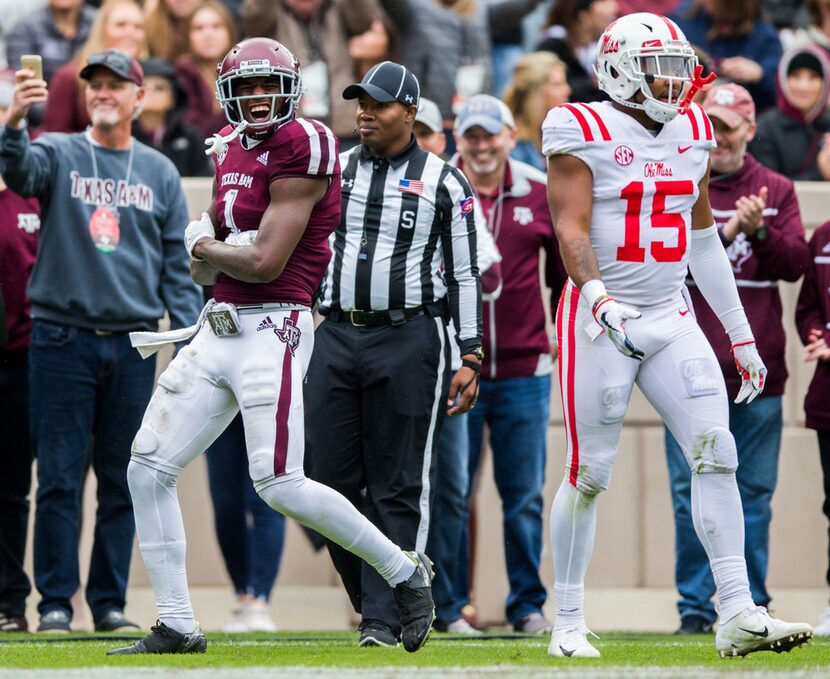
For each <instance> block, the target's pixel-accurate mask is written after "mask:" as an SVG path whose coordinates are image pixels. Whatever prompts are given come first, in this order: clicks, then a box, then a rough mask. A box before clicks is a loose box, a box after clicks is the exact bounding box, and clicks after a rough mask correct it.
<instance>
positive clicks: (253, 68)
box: [216, 38, 302, 136]
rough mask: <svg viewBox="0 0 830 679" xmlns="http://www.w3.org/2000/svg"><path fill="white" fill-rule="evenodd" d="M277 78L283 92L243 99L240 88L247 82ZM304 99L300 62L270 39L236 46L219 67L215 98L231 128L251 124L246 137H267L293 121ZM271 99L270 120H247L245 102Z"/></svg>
mask: <svg viewBox="0 0 830 679" xmlns="http://www.w3.org/2000/svg"><path fill="white" fill-rule="evenodd" d="M252 77H257V78H261V77H276V78H278V79H279V81H280V84H281V92H280V93H279V94H271V95H261V94H258V95H254V96H240V95H239V94H238V85H239V83H240V82H241V81H242V80H243V79H244V78H252ZM300 96H302V78H301V76H300V62H299V61H297V59H296V57H295V56H294V55H293V54H292V53H291V52H290V51H289V50H288V48H287V47H285V45H283V44H281V43H279V42H277V41H276V40H271V39H270V38H249V39H248V40H243V41H242V42H240V43H237V44H236V45H234V46H233V47H232V48H231V50H230V52H228V53H227V54H226V55H225V58H224V59H223V60H222V63H221V64H219V66H218V67H217V78H216V97H217V98H218V99H219V103H220V104H221V105H222V109H223V110H224V111H225V117H226V118H227V119H228V122H229V123H230V124H231V125H239V124H240V123H242V122H243V121H244V122H246V123H247V124H248V127H247V128H246V129H247V130H248V131H247V134H251V132H253V133H254V134H253V136H262V135H264V134H267V133H269V132H271V131H273V130H274V129H276V128H277V127H279V126H280V125H282V124H283V123H285V122H287V121H288V120H291V119H292V118H293V117H294V116H295V115H296V112H297V105H298V104H299V101H300ZM266 97H270V99H271V111H270V113H269V115H268V117H267V118H262V119H261V120H255V121H252V120H249V119H246V118H245V115H244V113H243V109H242V102H243V101H245V100H247V99H264V98H266Z"/></svg>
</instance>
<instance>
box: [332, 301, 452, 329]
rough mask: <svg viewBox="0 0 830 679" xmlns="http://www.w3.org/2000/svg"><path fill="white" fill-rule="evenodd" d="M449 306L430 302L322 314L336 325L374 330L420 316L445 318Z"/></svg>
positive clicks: (338, 310) (339, 310)
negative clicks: (406, 306)
mask: <svg viewBox="0 0 830 679" xmlns="http://www.w3.org/2000/svg"><path fill="white" fill-rule="evenodd" d="M446 309H447V306H446V304H445V302H444V300H439V301H438V302H430V303H429V304H422V305H421V306H414V307H409V308H407V309H385V310H383V311H363V310H361V309H351V310H349V311H342V310H341V309H329V310H328V311H323V310H322V309H321V313H322V314H323V316H325V317H326V319H327V320H329V321H333V322H335V323H351V324H352V325H353V326H355V327H357V328H373V327H377V326H379V325H402V324H404V323H406V322H407V321H410V320H412V319H413V318H417V317H418V316H424V315H426V316H429V317H431V318H438V317H441V318H444V317H445V315H446Z"/></svg>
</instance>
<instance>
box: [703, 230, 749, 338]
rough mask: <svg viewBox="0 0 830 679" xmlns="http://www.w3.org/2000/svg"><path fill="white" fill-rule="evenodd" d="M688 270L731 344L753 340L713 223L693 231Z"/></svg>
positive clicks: (724, 252) (730, 268)
mask: <svg viewBox="0 0 830 679" xmlns="http://www.w3.org/2000/svg"><path fill="white" fill-rule="evenodd" d="M689 271H690V272H691V274H692V276H693V277H694V279H695V284H696V285H697V287H698V290H700V292H701V294H702V295H703V297H704V299H705V300H706V301H707V302H708V304H709V306H710V307H711V308H712V311H714V312H715V315H716V316H717V317H718V320H720V322H721V324H722V325H723V327H724V329H725V330H726V333H727V334H728V335H729V339H730V341H731V342H732V344H739V343H741V342H751V341H753V340H754V337H753V336H752V330H751V329H750V327H749V322H748V321H747V320H746V314H745V313H744V307H743V305H742V304H741V298H740V297H739V296H738V286H737V285H735V276H734V275H733V274H732V267H731V266H730V264H729V258H728V257H727V256H726V250H724V249H723V245H722V244H721V240H720V237H719V236H718V229H717V227H716V226H715V225H714V224H713V225H712V226H709V227H707V228H705V229H693V230H692V238H691V249H690V251H689Z"/></svg>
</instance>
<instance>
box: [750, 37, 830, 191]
mask: <svg viewBox="0 0 830 679" xmlns="http://www.w3.org/2000/svg"><path fill="white" fill-rule="evenodd" d="M803 53H809V54H812V55H814V56H815V57H816V58H817V59H818V62H819V64H820V65H821V69H822V72H823V78H822V80H823V86H822V89H821V94H820V95H819V98H818V101H817V102H816V104H815V106H813V108H812V110H810V111H808V112H807V113H806V114H803V113H801V112H799V111H798V110H796V108H795V107H794V106H793V105H792V104H791V103H790V95H789V91H788V90H789V88H788V86H787V70H788V68H789V66H790V64H791V63H792V60H793V59H794V58H795V57H796V56H798V55H799V54H803ZM828 75H830V59H828V55H827V52H825V51H824V50H823V49H822V48H820V47H816V46H806V47H799V48H796V49H792V50H789V51H787V52H786V53H785V54H784V56H783V58H782V59H781V63H780V64H779V65H778V101H777V103H776V107H775V108H774V109H772V110H770V111H767V112H766V113H764V114H763V115H762V116H761V117H760V118H759V119H758V130H757V131H756V133H755V139H753V140H752V142H750V144H749V152H750V153H751V154H752V155H753V156H755V158H757V159H758V160H759V161H760V162H761V163H762V164H763V165H766V166H767V167H768V168H769V169H771V170H774V171H775V172H778V173H780V174H783V175H784V176H786V177H788V178H790V179H791V180H793V181H805V180H806V181H824V177H822V176H821V173H820V172H819V169H818V165H817V164H816V156H818V152H819V150H820V149H821V145H822V143H823V139H824V135H825V133H827V132H830V113H828V112H827V100H828V97H830V79H828Z"/></svg>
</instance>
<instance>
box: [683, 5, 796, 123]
mask: <svg viewBox="0 0 830 679" xmlns="http://www.w3.org/2000/svg"><path fill="white" fill-rule="evenodd" d="M673 18H674V20H675V21H676V22H677V25H678V26H680V28H681V30H682V31H683V33H685V34H686V38H687V39H688V41H689V42H690V43H692V44H693V45H696V46H697V47H699V48H700V49H702V50H703V51H704V52H706V53H707V54H708V55H709V56H710V57H711V62H712V63H711V66H712V70H714V71H715V73H717V74H718V76H719V77H721V78H725V79H727V80H729V81H732V82H735V83H738V84H739V85H743V86H744V87H745V88H746V89H747V90H748V91H749V93H750V94H751V95H752V99H753V100H754V101H755V107H756V109H757V110H758V112H759V113H760V112H762V111H764V110H765V109H768V108H770V107H771V106H772V105H773V104H774V103H775V69H776V67H777V66H778V62H779V60H780V59H781V52H782V48H781V41H780V40H779V39H778V33H777V32H776V30H775V29H774V28H773V27H772V26H770V25H769V24H768V23H767V22H766V21H764V20H763V19H762V18H761V0H694V4H693V5H692V9H691V11H690V12H688V13H686V14H678V15H675V16H674V17H673Z"/></svg>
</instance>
